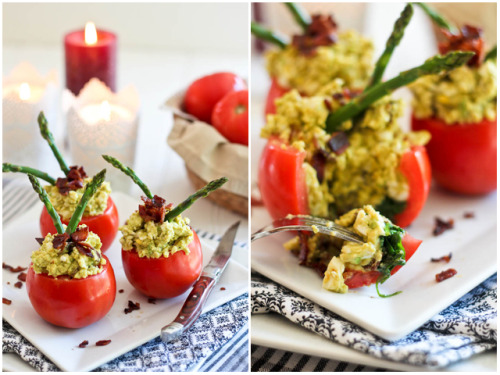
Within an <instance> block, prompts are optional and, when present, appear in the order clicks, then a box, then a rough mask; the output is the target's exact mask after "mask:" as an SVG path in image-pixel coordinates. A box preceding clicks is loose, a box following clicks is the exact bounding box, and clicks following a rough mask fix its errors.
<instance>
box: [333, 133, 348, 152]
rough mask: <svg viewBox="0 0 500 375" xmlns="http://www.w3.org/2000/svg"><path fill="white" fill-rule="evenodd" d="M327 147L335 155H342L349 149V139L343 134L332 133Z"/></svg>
mask: <svg viewBox="0 0 500 375" xmlns="http://www.w3.org/2000/svg"><path fill="white" fill-rule="evenodd" d="M328 147H330V150H332V151H333V152H335V153H336V154H337V155H340V154H342V153H343V152H344V151H345V150H347V148H348V147H349V138H347V134H346V133H344V132H335V133H332V137H331V138H330V139H329V140H328Z"/></svg>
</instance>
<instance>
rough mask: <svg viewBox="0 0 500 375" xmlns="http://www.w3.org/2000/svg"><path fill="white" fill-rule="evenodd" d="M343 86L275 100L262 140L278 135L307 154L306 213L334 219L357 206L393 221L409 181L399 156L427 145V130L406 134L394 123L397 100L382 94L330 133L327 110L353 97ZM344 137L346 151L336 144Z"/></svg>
mask: <svg viewBox="0 0 500 375" xmlns="http://www.w3.org/2000/svg"><path fill="white" fill-rule="evenodd" d="M353 95H355V94H353V93H352V92H350V91H349V90H348V89H347V88H346V86H345V84H344V82H343V81H342V80H340V79H337V80H334V81H332V82H331V83H329V84H328V85H326V86H324V87H323V88H321V89H320V90H319V92H318V93H317V94H316V95H315V96H312V97H303V96H301V95H300V94H299V92H298V91H297V90H292V91H290V92H289V93H287V94H285V95H284V96H283V97H281V98H280V99H277V100H276V114H274V115H268V117H267V123H266V125H265V127H263V128H262V130H261V136H262V137H264V138H270V137H279V138H280V139H281V140H283V141H284V142H285V143H286V144H289V145H291V146H292V147H295V148H296V149H297V150H300V151H305V154H306V156H305V162H304V165H303V168H304V172H305V180H306V185H307V191H308V203H309V210H310V213H311V215H313V216H321V217H338V216H339V215H341V214H343V213H346V212H348V211H349V210H351V209H354V208H356V207H362V206H364V205H372V206H374V207H376V209H377V210H379V211H381V212H382V214H384V215H386V216H388V217H389V218H391V216H392V214H394V213H397V212H401V211H402V210H403V209H404V207H405V204H406V200H407V198H408V182H407V180H406V178H405V176H404V175H403V174H402V172H401V171H400V170H399V164H400V159H401V156H402V155H403V154H404V153H405V152H407V151H409V150H410V149H411V147H412V146H415V145H425V144H426V143H427V142H428V141H429V139H430V135H429V133H428V132H426V131H420V132H409V133H405V132H403V131H402V130H401V128H400V127H399V124H398V118H399V117H401V115H402V113H403V103H402V101H401V100H395V99H392V98H391V97H389V96H386V97H384V98H382V99H380V100H378V101H377V102H375V103H374V104H373V105H371V106H370V107H369V108H368V109H367V110H366V111H365V112H364V113H363V115H362V117H360V118H357V119H355V120H354V121H352V120H349V121H345V122H344V123H343V124H342V126H341V129H340V131H339V132H337V133H334V134H329V133H327V132H326V130H325V122H326V119H327V116H328V114H329V113H330V112H332V111H335V110H336V109H337V108H339V107H340V106H342V105H343V104H345V102H346V100H349V98H350V97H351V96H353ZM338 139H342V140H343V141H342V143H343V144H344V146H345V147H341V149H340V150H339V149H338V148H336V146H335V144H336V142H337V140H338Z"/></svg>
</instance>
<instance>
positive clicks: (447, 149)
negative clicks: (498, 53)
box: [412, 117, 497, 194]
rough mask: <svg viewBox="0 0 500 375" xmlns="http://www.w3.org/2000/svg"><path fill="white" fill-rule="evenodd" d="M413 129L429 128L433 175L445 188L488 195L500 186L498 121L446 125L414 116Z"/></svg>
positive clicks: (429, 148) (429, 147) (432, 119)
mask: <svg viewBox="0 0 500 375" xmlns="http://www.w3.org/2000/svg"><path fill="white" fill-rule="evenodd" d="M412 128H413V130H427V131H429V132H430V133H431V135H432V138H431V140H430V142H429V143H428V144H427V145H426V148H427V152H428V153H429V158H430V161H431V165H432V174H433V176H434V178H435V179H436V181H437V183H438V184H439V185H441V186H442V187H444V188H446V189H448V190H451V191H454V192H457V193H462V194H486V193H489V192H492V191H495V190H496V188H497V121H496V119H495V120H494V121H488V120H483V121H481V122H479V123H477V124H453V125H447V124H445V123H444V122H443V121H441V120H438V119H434V118H428V119H417V118H415V117H413V118H412Z"/></svg>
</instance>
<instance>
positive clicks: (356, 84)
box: [266, 31, 374, 95]
mask: <svg viewBox="0 0 500 375" xmlns="http://www.w3.org/2000/svg"><path fill="white" fill-rule="evenodd" d="M373 51H374V48H373V44H372V42H371V41H370V40H368V39H366V38H364V37H363V36H362V35H360V34H359V33H357V32H355V31H345V32H343V33H340V34H339V35H338V40H337V42H336V43H335V44H332V45H330V46H323V47H318V48H317V49H316V53H315V55H314V56H305V55H303V54H301V53H300V52H299V51H298V50H297V49H296V48H295V47H294V46H292V45H289V46H287V47H286V48H284V49H282V50H273V51H270V52H269V53H268V54H267V55H266V58H267V69H268V71H269V74H270V75H271V77H273V78H276V79H277V81H278V83H279V84H280V85H281V86H283V87H286V88H293V89H297V90H299V92H301V93H303V94H305V95H314V94H316V92H317V91H318V90H319V89H320V88H321V87H322V86H324V85H325V84H327V83H328V82H330V81H332V80H333V79H335V78H341V79H342V80H343V81H344V82H345V83H346V85H347V87H349V88H362V87H364V86H365V85H366V84H367V83H368V80H369V78H370V74H371V72H372V69H373Z"/></svg>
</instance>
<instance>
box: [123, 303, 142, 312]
mask: <svg viewBox="0 0 500 375" xmlns="http://www.w3.org/2000/svg"><path fill="white" fill-rule="evenodd" d="M140 308H141V304H140V303H139V302H132V301H130V300H129V301H128V307H126V308H125V309H124V310H123V312H124V313H125V314H129V313H131V312H132V311H135V310H140Z"/></svg>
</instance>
